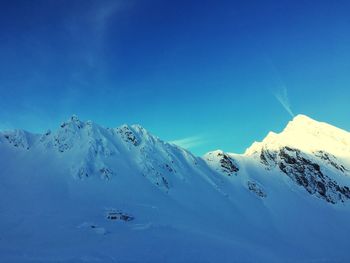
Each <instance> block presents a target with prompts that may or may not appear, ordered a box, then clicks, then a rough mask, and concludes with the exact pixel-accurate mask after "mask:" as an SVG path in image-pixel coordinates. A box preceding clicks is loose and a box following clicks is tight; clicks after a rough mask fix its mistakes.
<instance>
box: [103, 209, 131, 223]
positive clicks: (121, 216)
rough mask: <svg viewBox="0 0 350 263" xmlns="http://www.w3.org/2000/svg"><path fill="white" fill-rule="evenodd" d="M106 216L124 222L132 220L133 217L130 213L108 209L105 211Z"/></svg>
mask: <svg viewBox="0 0 350 263" xmlns="http://www.w3.org/2000/svg"><path fill="white" fill-rule="evenodd" d="M106 218H107V219H109V220H122V221H125V222H128V221H132V220H134V217H133V216H132V215H129V214H127V213H124V212H122V211H116V210H111V211H108V212H107V213H106Z"/></svg>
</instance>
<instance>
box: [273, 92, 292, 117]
mask: <svg viewBox="0 0 350 263" xmlns="http://www.w3.org/2000/svg"><path fill="white" fill-rule="evenodd" d="M274 96H275V98H276V99H277V101H278V102H279V103H280V104H281V105H282V107H283V108H284V109H285V110H286V111H287V112H288V114H289V115H290V116H292V117H294V116H295V115H294V113H293V111H292V107H291V105H290V102H289V99H288V92H287V88H286V87H285V86H283V87H282V88H281V89H280V90H279V91H278V92H275V93H274Z"/></svg>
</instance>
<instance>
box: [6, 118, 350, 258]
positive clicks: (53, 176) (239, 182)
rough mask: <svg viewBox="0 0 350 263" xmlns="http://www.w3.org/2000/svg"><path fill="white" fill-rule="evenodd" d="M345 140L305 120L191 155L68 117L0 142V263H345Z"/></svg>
mask: <svg viewBox="0 0 350 263" xmlns="http://www.w3.org/2000/svg"><path fill="white" fill-rule="evenodd" d="M349 152H350V135H349V133H347V132H345V131H342V130H339V129H337V128H335V127H332V126H330V125H326V124H323V123H319V122H316V121H313V120H311V119H309V118H308V117H306V116H298V117H296V118H295V119H294V120H293V121H292V122H291V123H289V125H288V126H287V128H286V129H285V131H283V132H282V133H281V134H279V135H277V134H269V136H268V137H267V138H266V139H265V140H264V141H263V142H261V143H255V144H254V145H253V146H252V147H251V148H249V149H248V150H247V152H246V153H245V154H243V155H237V154H230V153H224V152H222V151H214V152H211V153H208V154H206V155H205V156H204V157H202V158H199V157H195V156H193V155H192V154H191V153H189V152H188V151H186V150H183V149H181V148H179V147H177V146H175V145H171V144H168V143H166V142H163V141H161V140H160V139H158V138H156V137H154V136H152V135H151V134H149V133H148V132H147V131H146V130H145V129H143V128H142V127H140V126H127V125H124V126H121V127H119V128H116V129H105V128H102V127H100V126H98V125H96V124H94V123H92V122H81V121H79V120H78V119H77V118H76V117H72V119H71V120H69V121H68V122H65V123H63V124H62V125H61V126H60V128H59V129H58V130H57V131H55V132H49V131H48V132H47V133H45V134H43V135H35V134H30V133H27V132H24V131H13V132H4V133H2V134H0V156H1V158H0V167H1V172H0V261H1V262H349V261H350V256H349V253H348V242H347V241H348V236H349V233H350V223H349V222H350V205H349V203H350V200H349V199H350V194H349V188H348V187H349V186H350V179H349V178H350V177H349V176H350V172H349V168H350V153H349Z"/></svg>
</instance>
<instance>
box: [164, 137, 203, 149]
mask: <svg viewBox="0 0 350 263" xmlns="http://www.w3.org/2000/svg"><path fill="white" fill-rule="evenodd" d="M206 142H207V140H206V139H205V138H203V137H202V136H191V137H186V138H182V139H178V140H174V141H170V143H172V144H175V145H177V146H180V147H182V148H185V149H190V148H195V147H197V146H200V145H203V144H204V143H206Z"/></svg>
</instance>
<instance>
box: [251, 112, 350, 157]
mask: <svg viewBox="0 0 350 263" xmlns="http://www.w3.org/2000/svg"><path fill="white" fill-rule="evenodd" d="M281 146H290V147H293V148H298V149H300V150H302V151H304V152H314V151H317V150H324V151H326V152H329V153H332V154H334V155H337V156H344V155H346V156H348V155H350V150H349V149H350V133H349V132H347V131H345V130H342V129H339V128H337V127H335V126H332V125H330V124H328V123H325V122H319V121H316V120H314V119H312V118H310V117H308V116H306V115H302V114H300V115H297V116H295V117H294V118H293V120H292V121H290V122H289V123H288V124H287V126H286V127H285V129H284V130H283V131H282V132H281V133H273V132H270V133H269V134H268V135H267V136H266V137H265V138H264V140H263V141H262V142H255V143H254V144H253V145H252V146H251V147H249V148H248V149H247V151H246V154H248V155H249V154H252V153H254V152H256V151H259V149H261V147H264V148H267V149H276V148H279V147H281Z"/></svg>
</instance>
